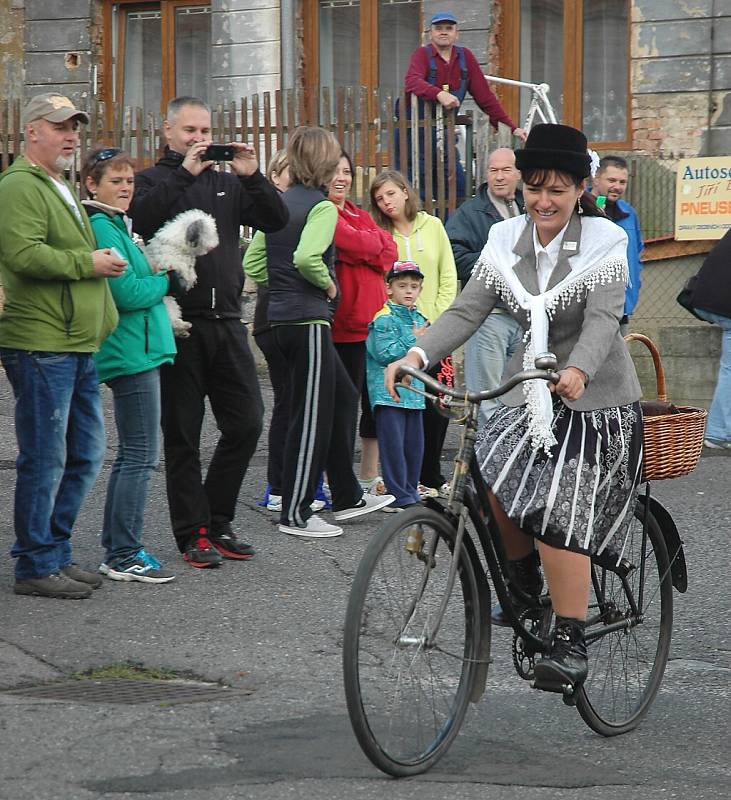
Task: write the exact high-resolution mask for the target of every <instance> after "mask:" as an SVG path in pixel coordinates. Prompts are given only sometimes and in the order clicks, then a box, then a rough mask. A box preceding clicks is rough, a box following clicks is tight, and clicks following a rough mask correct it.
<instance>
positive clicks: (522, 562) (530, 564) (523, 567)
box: [490, 550, 543, 628]
mask: <svg viewBox="0 0 731 800" xmlns="http://www.w3.org/2000/svg"><path fill="white" fill-rule="evenodd" d="M540 563H541V562H540V561H539V559H538V552H537V551H536V550H533V552H532V553H530V554H529V555H527V556H525V557H524V558H519V559H518V560H517V561H508V593H509V594H510V599H511V600H512V601H513V607H514V608H515V613H516V614H518V615H520V614H522V613H523V612H524V611H525V610H526V609H527V608H529V607H532V605H538V598H539V597H540V596H541V592H542V591H543V576H542V575H541V570H540ZM513 587H517V588H518V589H520V590H521V591H523V592H525V593H526V594H528V595H530V596H531V597H532V598H533V599H534V600H535V603H534V604H532V605H531V606H528V605H526V604H525V603H523V602H522V601H521V600H519V599H518V597H517V595H516V593H515V591H511V589H512V588H513ZM490 616H491V618H492V624H493V625H500V626H501V627H503V628H509V627H510V621H509V620H508V618H507V617H506V616H505V614H504V613H503V609H502V606H501V605H500V604H499V603H498V605H496V606H495V607H494V608H493V609H492V614H491V615H490Z"/></svg>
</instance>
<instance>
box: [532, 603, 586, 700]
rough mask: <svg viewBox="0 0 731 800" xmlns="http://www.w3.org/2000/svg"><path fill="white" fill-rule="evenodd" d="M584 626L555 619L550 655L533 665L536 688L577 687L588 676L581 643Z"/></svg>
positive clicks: (566, 619)
mask: <svg viewBox="0 0 731 800" xmlns="http://www.w3.org/2000/svg"><path fill="white" fill-rule="evenodd" d="M585 625H586V623H585V622H584V621H583V620H580V619H571V618H569V617H558V616H557V617H556V627H555V628H554V629H553V637H552V638H551V653H550V655H548V656H547V657H546V658H542V659H541V660H540V661H537V662H536V666H535V681H536V686H537V687H538V688H539V689H540V688H544V687H545V688H548V687H551V686H553V687H555V686H559V685H563V684H569V685H570V686H572V687H574V688H576V687H577V686H580V685H581V684H582V683H583V682H584V681H585V680H586V676H587V675H588V674H589V658H588V655H587V652H586V642H585V640H584V627H585Z"/></svg>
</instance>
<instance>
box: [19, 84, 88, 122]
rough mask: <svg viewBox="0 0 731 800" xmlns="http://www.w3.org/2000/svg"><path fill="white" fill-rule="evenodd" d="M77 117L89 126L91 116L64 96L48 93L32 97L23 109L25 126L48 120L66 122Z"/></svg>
mask: <svg viewBox="0 0 731 800" xmlns="http://www.w3.org/2000/svg"><path fill="white" fill-rule="evenodd" d="M73 117H75V118H76V119H78V120H79V121H81V122H83V123H84V124H85V125H88V124H89V115H88V114H87V113H86V111H79V109H78V108H76V107H75V106H74V104H73V103H72V102H71V101H70V100H69V99H68V97H64V96H63V95H62V94H56V92H48V93H46V94H37V95H36V96H35V97H31V99H30V100H29V101H28V104H27V105H26V107H25V108H24V109H23V125H27V124H28V123H29V122H33V121H34V120H36V119H47V120H48V121H49V122H65V121H66V120H67V119H71V118H73Z"/></svg>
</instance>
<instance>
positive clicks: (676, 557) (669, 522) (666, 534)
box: [638, 494, 688, 594]
mask: <svg viewBox="0 0 731 800" xmlns="http://www.w3.org/2000/svg"><path fill="white" fill-rule="evenodd" d="M638 499H639V501H640V503H642V505H643V506H644V505H645V502H646V500H647V498H646V497H645V495H643V494H641V495H640V496H639V498H638ZM649 500H650V513H651V514H652V516H653V517H655V520H656V521H657V524H658V525H659V526H660V530H661V531H662V535H663V539H665V546H666V547H667V548H668V555H669V556H670V577H671V578H672V581H673V586H674V587H675V588H676V589H677V590H678V591H679V592H680V593H681V594H683V593H685V592H686V591H687V590H688V568H687V565H686V563H685V553H684V552H683V541H682V539H681V538H680V534H679V533H678V529H677V527H676V525H675V522H674V521H673V518H672V517H671V516H670V512H669V511H668V510H667V509H666V508H665V507H664V506H663V505H662V503H660V501H659V500H656V499H655V498H654V497H652V496H650V498H649Z"/></svg>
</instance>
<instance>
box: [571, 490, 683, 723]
mask: <svg viewBox="0 0 731 800" xmlns="http://www.w3.org/2000/svg"><path fill="white" fill-rule="evenodd" d="M647 514H648V519H647V536H643V519H644V515H645V510H644V506H642V505H641V504H638V506H637V508H636V510H635V514H634V518H633V519H632V522H631V523H630V530H629V534H628V539H627V544H626V546H625V550H624V555H623V564H624V569H623V570H622V574H623V575H624V582H623V581H622V579H621V577H620V574H618V573H616V572H614V571H610V570H607V569H602V568H600V567H598V566H597V565H596V564H593V565H592V570H593V581H592V583H593V597H592V598H590V600H589V617H588V624H587V629H586V633H587V637H588V639H589V648H588V650H589V677H588V678H587V680H586V682H585V683H584V685H583V687H582V689H581V690H580V691H579V694H578V695H577V700H576V707H577V709H578V711H579V714H581V716H582V718H583V719H584V721H585V722H586V724H587V725H588V726H589V727H590V728H591V729H592V730H594V731H596V732H597V733H599V734H601V735H602V736H616V735H618V734H620V733H627V732H628V731H631V730H633V729H634V728H636V727H637V725H638V724H639V722H640V721H641V720H642V718H643V717H644V716H645V714H647V711H648V709H649V708H650V705H651V704H652V701H653V700H654V699H655V695H656V694H657V691H658V689H659V688H660V683H661V682H662V677H663V674H664V672H665V665H666V664H667V660H668V654H669V652H670V638H671V635H672V628H673V587H672V578H671V576H670V559H669V557H668V551H667V547H666V546H665V540H664V538H663V535H662V531H661V530H660V526H659V525H658V523H657V521H656V519H655V517H654V516H653V515H652V513H651V512H650V511H649V510H648V511H647ZM626 620H631V622H632V624H631V626H630V627H625V628H622V629H620V630H614V631H612V632H606V631H607V628H608V627H609V626H611V625H613V624H615V623H618V622H623V621H626ZM592 637H596V638H592Z"/></svg>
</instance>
